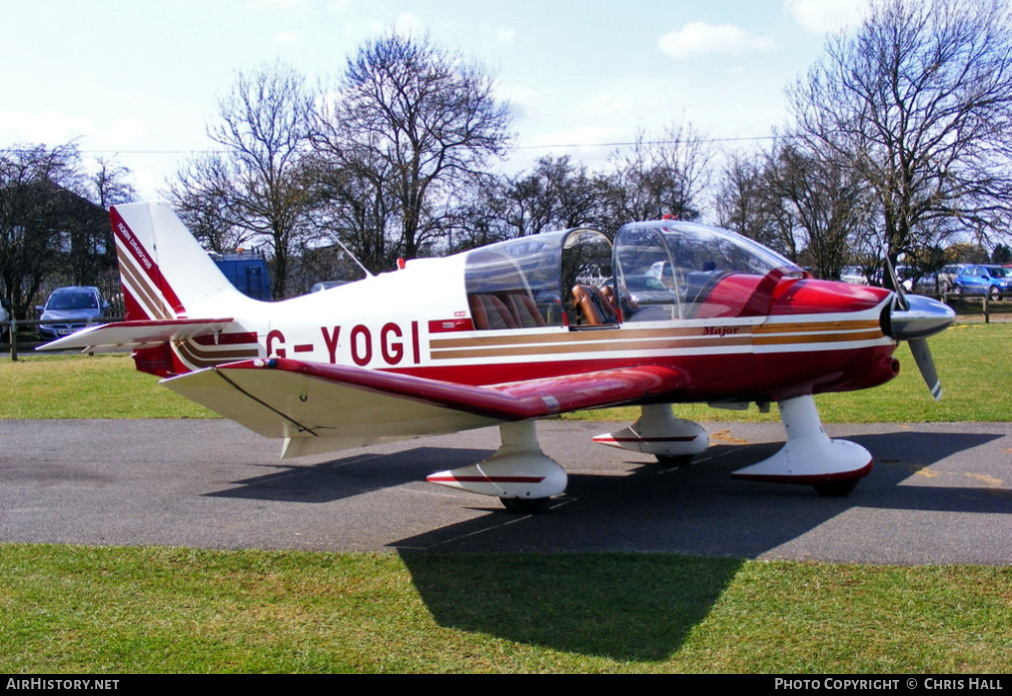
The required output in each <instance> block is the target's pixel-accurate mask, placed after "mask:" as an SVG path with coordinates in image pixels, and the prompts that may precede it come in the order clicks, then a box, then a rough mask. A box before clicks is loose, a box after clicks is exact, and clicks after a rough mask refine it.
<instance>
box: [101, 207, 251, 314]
mask: <svg viewBox="0 0 1012 696" xmlns="http://www.w3.org/2000/svg"><path fill="white" fill-rule="evenodd" d="M110 218H111V221H112V229H113V234H114V236H115V238H116V255H117V258H118V259H119V269H120V280H121V282H122V285H123V298H124V304H125V305H126V318H127V320H128V321H141V320H147V321H151V320H154V321H164V320H170V319H185V318H187V317H199V316H218V315H220V314H221V312H222V311H227V312H229V313H231V312H233V311H234V307H235V305H236V304H237V303H244V302H252V301H253V300H250V299H249V298H247V297H246V296H245V295H243V294H242V293H240V292H239V291H238V290H236V288H235V287H234V286H233V285H232V284H231V283H230V282H229V281H228V279H227V278H226V277H225V276H224V274H222V272H221V271H220V270H219V269H218V267H217V265H215V263H214V261H212V260H211V259H210V257H209V256H208V255H207V252H205V251H204V249H203V248H202V247H201V246H200V244H199V243H198V242H197V240H196V239H194V238H193V235H191V234H190V232H189V231H188V230H187V229H186V227H185V226H184V225H183V223H182V221H180V219H179V218H178V217H176V214H175V213H174V212H173V211H172V209H171V208H170V207H169V206H168V205H167V204H165V203H134V204H130V205H119V206H115V207H113V208H112V210H111V211H110ZM229 305H231V306H232V309H227V308H228V306H229Z"/></svg>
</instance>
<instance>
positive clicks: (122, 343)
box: [36, 319, 233, 353]
mask: <svg viewBox="0 0 1012 696" xmlns="http://www.w3.org/2000/svg"><path fill="white" fill-rule="evenodd" d="M232 321H233V320H232V319H166V320H161V321H118V322H113V323H111V324H101V325H99V326H89V327H88V328H85V329H81V330H80V331H78V332H76V333H72V334H71V335H69V336H64V337H63V338H58V339H56V340H55V341H51V342H49V343H47V344H45V345H43V346H39V347H38V348H36V350H71V349H75V348H80V349H82V350H84V351H86V352H89V353H111V352H115V351H124V350H138V349H141V348H150V347H153V346H157V345H160V344H162V343H167V342H169V341H174V340H181V339H186V338H195V337H197V336H206V335H210V334H213V333H215V332H220V331H224V330H225V329H226V328H227V327H228V326H229V325H230V324H232Z"/></svg>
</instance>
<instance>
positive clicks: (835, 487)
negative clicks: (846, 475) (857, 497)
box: [812, 479, 859, 498]
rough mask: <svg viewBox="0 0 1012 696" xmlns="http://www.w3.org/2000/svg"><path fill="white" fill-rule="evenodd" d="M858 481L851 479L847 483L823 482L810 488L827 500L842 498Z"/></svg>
mask: <svg viewBox="0 0 1012 696" xmlns="http://www.w3.org/2000/svg"><path fill="white" fill-rule="evenodd" d="M858 481H859V479H851V480H849V481H824V482H823V483H813V484H812V488H814V489H815V492H816V493H818V494H819V495H822V496H826V497H827V498H842V497H843V496H845V495H848V494H849V493H850V492H851V491H852V490H854V488H856V487H857V482H858Z"/></svg>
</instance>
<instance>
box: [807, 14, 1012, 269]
mask: <svg viewBox="0 0 1012 696" xmlns="http://www.w3.org/2000/svg"><path fill="white" fill-rule="evenodd" d="M789 96H790V99H791V103H792V105H793V110H794V113H795V116H796V119H797V122H798V127H799V131H800V133H801V134H802V135H803V137H804V138H805V139H806V140H807V141H808V143H809V144H810V145H811V146H812V148H814V149H815V150H818V151H823V152H833V153H835V154H837V155H839V156H841V157H842V158H843V159H844V161H845V162H846V163H847V164H849V165H850V166H852V167H854V168H855V169H856V171H857V172H859V174H860V176H861V177H862V178H863V179H864V181H865V182H866V183H867V185H868V186H869V187H870V188H871V191H872V192H873V195H874V197H875V201H876V205H877V208H878V214H879V215H880V217H881V230H882V239H881V243H882V245H883V246H884V248H885V250H886V253H887V254H888V256H889V258H890V259H891V260H892V261H893V262H895V260H896V257H897V256H898V255H899V254H901V253H904V252H907V251H911V250H913V249H915V248H916V247H918V246H924V245H928V244H930V243H933V242H934V241H935V240H934V239H932V235H933V234H934V233H935V232H936V231H937V230H938V229H944V228H939V227H938V226H937V225H936V224H934V223H935V221H937V220H938V219H940V218H958V219H960V220H962V221H964V222H965V223H966V224H967V225H968V226H970V227H971V228H974V229H988V230H1001V229H1002V228H1003V226H1004V224H1005V223H1004V221H1005V220H1007V215H1008V212H1009V209H1010V205H1009V202H1010V194H1012V180H1010V167H1009V156H1010V153H1012V118H1010V117H1012V27H1010V23H1009V9H1008V5H1007V4H1006V3H1005V2H1001V1H1000V0H881V1H879V2H875V3H873V5H872V8H871V12H870V14H869V16H868V18H867V19H866V20H865V22H864V24H863V26H862V27H861V28H860V29H859V30H858V31H857V33H856V34H855V35H853V36H846V35H841V36H837V37H835V38H833V39H831V40H830V41H829V42H828V44H827V49H826V55H825V57H824V59H823V60H821V61H820V62H819V63H818V64H816V65H815V67H813V68H812V70H811V71H810V72H809V74H808V76H807V77H806V78H804V79H802V80H800V81H799V82H798V83H797V84H796V85H795V86H794V87H793V89H792V90H790V94H789Z"/></svg>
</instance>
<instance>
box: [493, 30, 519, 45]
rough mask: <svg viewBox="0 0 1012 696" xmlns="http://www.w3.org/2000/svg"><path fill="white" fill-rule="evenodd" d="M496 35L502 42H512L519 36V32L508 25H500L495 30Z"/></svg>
mask: <svg viewBox="0 0 1012 696" xmlns="http://www.w3.org/2000/svg"><path fill="white" fill-rule="evenodd" d="M495 36H496V38H497V39H498V40H499V42H500V43H505V44H511V43H513V42H514V41H515V40H516V38H517V32H516V30H515V29H508V28H506V27H499V28H498V29H496V31H495Z"/></svg>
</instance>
